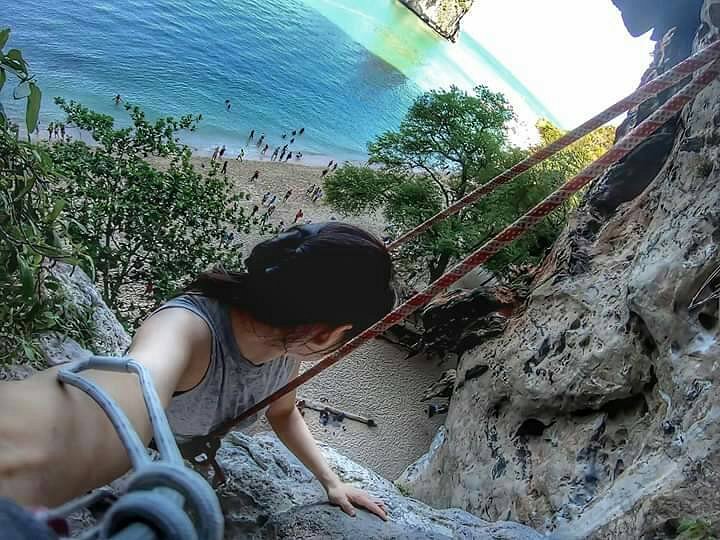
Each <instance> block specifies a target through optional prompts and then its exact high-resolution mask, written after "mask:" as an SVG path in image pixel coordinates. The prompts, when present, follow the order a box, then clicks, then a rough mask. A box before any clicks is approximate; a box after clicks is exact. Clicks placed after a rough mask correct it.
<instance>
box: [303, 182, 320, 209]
mask: <svg viewBox="0 0 720 540" xmlns="http://www.w3.org/2000/svg"><path fill="white" fill-rule="evenodd" d="M305 194H306V195H307V196H308V197H310V200H311V201H312V202H313V204H315V203H316V202H318V201H319V200H320V199H322V196H323V190H322V188H321V187H320V186H317V185H315V184H313V185H312V186H310V187H309V188H308V189H307V191H306V192H305Z"/></svg>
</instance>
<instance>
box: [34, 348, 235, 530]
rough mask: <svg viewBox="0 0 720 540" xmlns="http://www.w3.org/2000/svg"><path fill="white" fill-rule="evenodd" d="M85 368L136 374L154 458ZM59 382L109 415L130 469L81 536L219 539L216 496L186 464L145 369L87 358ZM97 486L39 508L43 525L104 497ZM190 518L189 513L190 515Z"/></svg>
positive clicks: (66, 371)
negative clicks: (121, 488) (104, 509)
mask: <svg viewBox="0 0 720 540" xmlns="http://www.w3.org/2000/svg"><path fill="white" fill-rule="evenodd" d="M86 370H102V371H113V372H121V373H134V374H135V375H137V377H138V381H139V383H140V388H141V390H142V395H143V399H144V401H145V406H146V407H147V411H148V417H149V418H150V424H151V426H152V431H153V438H154V441H155V445H156V447H157V450H158V453H159V458H158V459H157V460H153V459H152V458H151V457H150V455H149V453H148V451H147V449H146V447H145V445H144V444H143V442H142V440H141V439H140V436H139V435H138V434H137V432H136V431H135V430H134V429H133V427H132V424H131V423H130V420H129V419H128V417H127V416H126V415H125V413H124V412H123V411H122V409H120V407H118V405H117V404H116V403H115V401H114V400H113V399H112V398H111V397H110V396H109V395H108V394H107V393H106V392H105V391H104V390H102V389H101V388H100V387H99V386H98V385H97V384H95V383H94V382H92V381H91V380H89V379H86V378H84V377H82V376H81V375H79V373H81V372H83V371H86ZM58 380H59V381H60V382H62V383H64V384H69V385H71V386H74V387H76V388H78V389H80V390H82V391H83V392H85V393H86V394H87V395H88V396H90V397H91V398H92V399H93V400H94V401H95V403H97V404H98V405H99V406H100V407H101V408H102V410H103V411H104V412H105V414H106V415H107V416H108V418H109V419H110V422H111V423H112V425H113V427H114V428H115V431H116V432H117V434H118V436H119V437H120V441H121V442H122V444H123V446H124V447H125V449H126V450H127V453H128V456H129V458H130V463H131V465H132V469H133V471H132V473H131V475H130V477H129V479H128V482H127V488H126V489H125V491H124V492H123V493H121V494H120V496H119V498H118V500H117V501H116V502H114V503H113V504H112V505H111V506H110V508H109V509H108V511H107V512H106V513H105V515H104V516H103V517H102V518H101V519H100V521H99V523H98V524H97V525H96V526H95V527H93V528H92V529H90V530H88V531H86V532H84V533H83V534H82V535H81V536H80V537H78V538H80V539H81V540H221V539H222V537H223V515H222V511H221V509H220V503H219V502H218V499H217V496H216V495H215V492H214V491H213V490H212V488H211V487H210V486H209V485H208V483H207V482H206V481H205V480H204V479H203V477H202V476H200V475H199V474H198V473H196V472H195V471H193V470H191V469H189V468H188V467H185V465H184V463H183V459H182V457H181V455H180V451H179V450H178V447H177V445H176V443H175V438H174V437H173V434H172V431H171V429H170V424H169V423H168V420H167V417H166V416H165V411H164V410H163V407H162V403H161V402H160V398H159V397H158V394H157V391H156V390H155V386H154V385H153V382H152V378H151V377H150V374H149V372H148V371H147V369H145V367H143V365H142V364H140V363H139V362H137V361H136V360H133V359H132V358H127V357H123V358H111V357H105V356H91V357H89V358H87V359H85V360H80V361H78V362H73V363H71V364H69V365H67V366H65V367H63V368H62V369H60V371H59V372H58ZM108 493H109V490H107V489H100V490H96V491H94V492H92V493H90V494H89V495H86V496H84V497H80V498H78V499H75V500H73V501H70V502H69V503H66V504H64V505H63V506H60V507H58V508H55V509H52V510H47V511H43V512H42V513H40V514H39V517H40V518H41V519H42V520H43V521H45V522H46V523H52V522H56V521H57V520H60V519H64V518H66V517H68V516H69V515H70V514H72V513H74V512H77V511H79V510H82V509H85V508H88V507H90V506H92V505H93V504H94V503H96V502H98V501H100V500H102V499H104V498H106V497H107V496H108ZM191 516H192V517H191Z"/></svg>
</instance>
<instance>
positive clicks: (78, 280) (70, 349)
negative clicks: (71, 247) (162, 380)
mask: <svg viewBox="0 0 720 540" xmlns="http://www.w3.org/2000/svg"><path fill="white" fill-rule="evenodd" d="M51 273H52V275H53V277H54V278H55V279H57V280H58V282H59V283H60V284H61V286H62V288H63V290H64V292H65V294H66V295H67V297H68V301H69V302H71V303H73V304H75V305H78V306H83V307H85V308H88V309H90V310H91V313H92V315H91V316H92V319H91V323H92V328H93V335H92V338H91V343H90V344H89V346H88V349H89V350H87V349H85V348H83V347H81V346H80V345H79V344H78V343H77V342H76V341H74V340H73V339H70V338H68V337H66V336H63V335H60V334H58V333H49V334H46V335H43V336H41V337H40V342H41V345H42V347H43V350H44V352H45V356H46V359H47V361H48V363H49V364H50V365H57V364H61V363H64V362H67V361H70V360H79V359H81V358H83V357H85V356H87V355H89V354H90V351H92V353H94V354H106V355H122V354H123V353H124V352H125V350H126V349H127V348H128V347H129V346H130V341H131V340H130V336H129V335H128V333H127V332H126V331H125V329H124V328H123V326H122V325H121V324H120V322H119V321H118V320H117V317H115V314H114V313H113V312H112V310H110V308H108V307H107V305H105V302H104V301H103V299H102V296H101V295H100V293H99V292H98V290H97V288H96V287H95V284H94V283H93V282H92V280H90V278H89V277H88V276H87V274H85V272H83V271H82V269H80V268H78V267H76V266H75V267H73V266H70V265H68V264H64V263H57V264H56V265H55V266H54V267H53V268H52V269H51Z"/></svg>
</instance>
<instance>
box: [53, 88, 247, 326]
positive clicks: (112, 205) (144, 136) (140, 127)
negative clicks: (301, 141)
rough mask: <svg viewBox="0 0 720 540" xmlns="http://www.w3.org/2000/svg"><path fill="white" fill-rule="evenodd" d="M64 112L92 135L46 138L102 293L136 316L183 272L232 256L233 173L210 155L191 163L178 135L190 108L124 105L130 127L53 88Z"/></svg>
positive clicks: (192, 123)
mask: <svg viewBox="0 0 720 540" xmlns="http://www.w3.org/2000/svg"><path fill="white" fill-rule="evenodd" d="M55 101H56V103H57V104H58V105H59V106H60V107H61V109H62V110H63V111H64V112H65V113H66V115H67V122H68V123H69V124H72V125H74V126H76V127H78V128H79V129H81V130H84V131H87V132H89V133H90V134H91V135H92V138H93V140H94V144H92V145H87V144H85V143H83V142H81V141H72V142H61V143H58V144H55V145H53V146H52V149H51V153H52V158H53V160H54V161H55V163H56V166H57V167H58V168H59V169H60V170H62V172H63V174H64V176H65V177H66V178H67V182H64V183H62V184H61V185H60V186H58V187H57V190H58V192H59V193H60V194H62V196H63V197H64V198H65V199H66V200H67V201H68V206H69V208H70V210H71V212H72V213H73V215H74V216H75V218H76V222H75V224H74V226H72V227H71V228H70V234H71V235H72V237H73V238H75V239H76V240H77V241H79V242H82V243H83V244H84V245H86V246H87V247H88V249H89V252H90V255H91V256H92V258H93V260H94V261H95V265H96V268H97V276H98V283H99V285H100V288H101V291H102V294H103V297H104V299H105V300H106V302H107V303H108V304H109V305H110V306H112V307H113V308H115V309H116V310H117V311H118V313H119V314H120V316H121V318H122V319H123V320H125V321H127V322H135V321H137V318H138V317H140V316H142V315H143V314H144V313H143V310H144V309H147V308H149V307H151V306H152V305H153V304H155V303H157V302H158V301H160V300H162V299H164V298H167V297H168V296H169V295H171V294H173V293H174V292H175V291H176V290H177V289H178V288H179V286H180V285H181V284H182V282H183V281H184V280H185V279H187V278H188V277H189V276H191V275H193V274H196V273H198V272H199V271H201V270H204V269H206V268H207V267H208V266H211V265H214V264H217V263H220V264H226V265H229V266H230V267H233V268H238V267H240V266H241V253H240V251H239V250H237V249H227V247H226V243H225V239H226V235H227V234H228V233H229V232H230V231H245V232H249V227H250V223H249V220H248V218H247V217H246V216H245V214H244V213H243V210H242V208H241V206H240V201H241V200H243V199H244V198H246V196H245V195H244V194H242V193H239V192H236V191H235V190H234V186H233V185H232V183H231V182H230V181H229V180H228V179H227V177H225V176H224V175H222V174H219V171H218V166H217V164H213V165H212V166H211V167H210V169H209V171H208V172H205V171H203V172H198V171H197V170H195V168H194V167H193V165H192V163H191V152H190V149H189V148H188V147H187V146H185V145H183V144H181V143H180V142H179V139H178V135H179V133H180V132H181V131H183V130H194V129H195V127H196V125H197V122H198V120H199V118H198V117H192V116H183V117H182V118H180V119H175V118H171V117H167V118H160V119H158V120H155V121H150V120H148V119H147V118H146V116H145V114H144V112H143V111H142V110H141V109H140V108H139V107H136V106H132V105H129V104H128V105H126V106H125V108H126V110H127V112H128V113H129V116H130V121H131V123H130V127H127V128H123V129H119V128H116V127H115V123H114V120H113V118H112V117H110V116H107V115H103V114H99V113H96V112H93V111H91V110H89V109H87V108H86V107H84V106H82V105H80V104H78V103H75V102H72V101H70V102H66V101H65V100H63V99H60V98H56V100H55Z"/></svg>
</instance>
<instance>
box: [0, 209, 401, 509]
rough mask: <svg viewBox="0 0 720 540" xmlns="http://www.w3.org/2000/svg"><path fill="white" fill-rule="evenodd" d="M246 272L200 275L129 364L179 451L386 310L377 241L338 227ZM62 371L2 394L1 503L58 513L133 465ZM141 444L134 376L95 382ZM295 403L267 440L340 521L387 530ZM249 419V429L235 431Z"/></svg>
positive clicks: (169, 305)
mask: <svg viewBox="0 0 720 540" xmlns="http://www.w3.org/2000/svg"><path fill="white" fill-rule="evenodd" d="M245 268H246V270H245V271H243V272H239V271H238V272H232V271H226V270H223V269H216V270H211V271H208V272H204V273H202V274H200V275H198V276H196V277H195V279H194V280H192V281H191V282H190V283H189V284H188V285H187V286H186V287H185V288H184V289H183V291H182V292H181V293H180V294H179V295H178V296H175V297H174V298H171V299H169V300H168V301H166V302H165V303H164V304H162V305H161V306H160V307H159V308H158V309H157V310H155V311H154V312H153V313H152V314H151V315H149V316H148V318H147V319H145V321H144V322H143V323H142V325H141V326H140V328H139V329H138V330H137V332H135V335H134V336H133V340H132V343H131V345H130V347H129V349H128V351H127V356H129V357H132V358H133V359H134V360H135V361H136V362H139V363H140V364H142V365H143V366H144V367H145V368H146V369H147V370H148V372H149V377H150V380H151V381H152V382H153V383H154V386H155V389H156V391H157V394H158V396H159V398H160V401H161V403H162V404H163V405H164V406H165V408H166V412H167V416H168V419H169V421H170V425H171V427H172V429H173V432H174V433H175V434H176V438H177V440H178V442H179V443H180V445H181V446H183V445H184V444H189V443H192V442H196V443H197V441H198V440H203V441H206V440H207V436H206V434H208V433H211V432H212V431H213V430H214V429H215V428H216V427H218V426H220V425H222V424H223V423H225V422H226V421H229V420H231V419H232V418H235V417H237V416H238V415H239V414H240V413H242V412H243V411H245V410H247V409H248V408H249V407H251V406H252V405H253V404H254V403H256V402H257V400H259V399H261V398H262V397H264V396H266V395H268V394H270V393H272V392H274V391H276V390H278V389H279V388H281V387H282V386H283V385H285V384H286V383H287V382H288V381H289V380H291V379H292V378H294V377H296V376H297V374H298V373H299V367H300V363H301V362H303V361H314V360H317V359H319V358H321V357H322V356H323V355H325V354H327V353H328V352H330V351H333V350H336V349H337V348H338V347H339V346H340V345H341V344H342V343H344V342H346V341H347V340H349V339H351V338H353V337H354V336H357V335H358V334H360V333H361V332H363V331H364V330H365V329H367V328H369V327H370V326H371V325H372V324H373V323H375V322H376V321H377V320H379V319H381V318H382V317H383V316H385V315H386V314H387V313H389V312H390V311H391V310H392V308H393V306H394V304H395V299H396V296H395V293H394V290H393V287H392V285H391V283H392V278H393V267H392V260H391V258H390V254H389V252H388V251H387V249H386V248H385V246H383V244H382V242H381V241H380V240H378V239H377V238H375V237H374V236H373V235H371V234H369V233H367V232H366V231H364V230H362V229H360V228H358V227H354V226H352V225H348V224H344V223H318V224H316V225H313V226H309V227H308V226H297V227H292V228H291V229H289V230H288V231H287V232H285V233H282V234H280V235H278V236H275V237H273V238H271V239H270V240H266V241H264V242H262V243H260V244H258V245H256V246H255V247H254V248H253V250H252V252H251V254H250V256H249V257H248V258H247V260H246V262H245ZM58 369H59V368H57V367H55V368H50V369H47V370H44V371H41V372H39V373H36V374H34V375H32V376H31V377H29V378H27V379H25V380H22V381H3V382H0V410H2V411H3V414H2V415H0V433H2V451H0V497H7V498H10V499H11V500H14V501H16V502H17V503H19V504H22V505H26V506H28V507H55V506H57V505H59V504H62V503H64V502H66V501H69V500H71V499H72V498H73V497H77V496H79V495H82V494H84V493H87V492H88V491H90V490H93V489H95V488H97V487H100V486H103V485H105V484H107V483H109V482H111V481H112V480H114V479H116V478H118V477H119V476H121V475H122V474H124V473H125V472H126V471H127V470H128V468H129V467H130V460H129V458H128V454H127V452H126V450H125V448H124V446H123V445H122V444H121V442H120V440H119V438H118V437H117V434H116V431H115V429H114V427H113V425H112V424H111V423H110V421H109V420H108V418H107V416H106V415H105V414H104V413H103V411H102V410H101V409H100V408H99V407H98V406H97V404H96V403H95V402H94V401H93V400H91V399H89V398H88V397H87V396H86V395H85V394H84V393H83V392H82V391H81V390H79V389H77V388H75V387H73V386H70V385H66V384H60V383H58V380H57V372H58ZM86 377H88V378H91V379H92V380H93V382H94V383H95V384H96V385H98V386H99V387H100V388H101V389H103V390H105V391H106V392H108V393H109V394H110V397H111V399H113V400H114V401H115V403H116V404H117V405H118V407H119V408H120V409H121V410H122V411H123V412H124V413H125V415H126V416H127V417H128V419H129V421H130V423H131V424H132V426H133V427H134V428H135V430H136V431H137V432H138V434H139V435H140V437H141V439H142V440H143V442H144V443H145V444H148V443H149V442H150V438H151V434H152V429H151V421H150V419H149V417H148V412H147V409H146V407H145V403H144V400H143V397H142V392H141V389H140V386H139V385H138V382H137V377H136V376H135V375H133V374H127V373H109V372H104V371H92V372H90V373H89V374H87V375H86ZM295 402H296V393H295V392H290V393H288V394H287V395H285V396H284V397H282V398H280V399H278V400H277V401H275V402H273V403H272V404H271V405H270V406H269V408H268V409H267V411H266V413H265V414H266V417H267V419H268V421H269V424H270V426H271V428H272V429H273V430H274V431H275V432H276V433H277V435H278V437H279V439H280V440H281V441H283V443H284V444H285V445H286V446H287V448H288V449H289V450H290V451H291V452H292V453H293V454H295V456H296V457H297V458H298V459H299V461H300V462H301V463H303V464H304V465H305V466H306V467H307V468H308V469H309V470H310V471H311V472H312V473H313V474H314V476H315V477H316V478H317V479H318V481H319V482H320V484H321V485H322V486H323V487H324V489H325V491H326V494H327V497H328V501H329V502H330V503H331V504H334V505H337V506H339V507H340V508H341V509H342V510H343V511H344V512H346V513H347V514H349V515H355V513H356V510H355V507H359V508H364V509H366V510H369V511H370V512H372V513H374V514H376V515H377V516H379V517H380V518H383V519H385V518H386V512H385V509H384V505H383V503H382V502H381V501H378V500H376V499H374V498H373V497H371V496H370V495H368V494H367V493H365V492H364V491H362V490H360V489H357V488H355V487H352V486H350V485H348V484H345V483H344V482H343V481H342V480H340V478H339V477H338V476H337V475H336V474H335V473H334V472H333V470H332V469H331V468H330V466H329V465H328V464H327V461H326V460H325V458H324V457H323V454H322V452H320V450H319V448H318V446H317V444H316V442H315V440H314V439H313V436H312V434H311V433H310V431H309V429H308V427H307V424H306V423H305V421H304V420H303V418H302V416H301V415H300V413H299V411H298V410H297V408H296V406H295ZM257 420H258V417H257V415H256V416H255V417H251V418H250V419H249V420H248V421H247V422H246V423H245V424H244V426H243V427H249V425H251V424H253V423H254V422H256V421H257Z"/></svg>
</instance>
